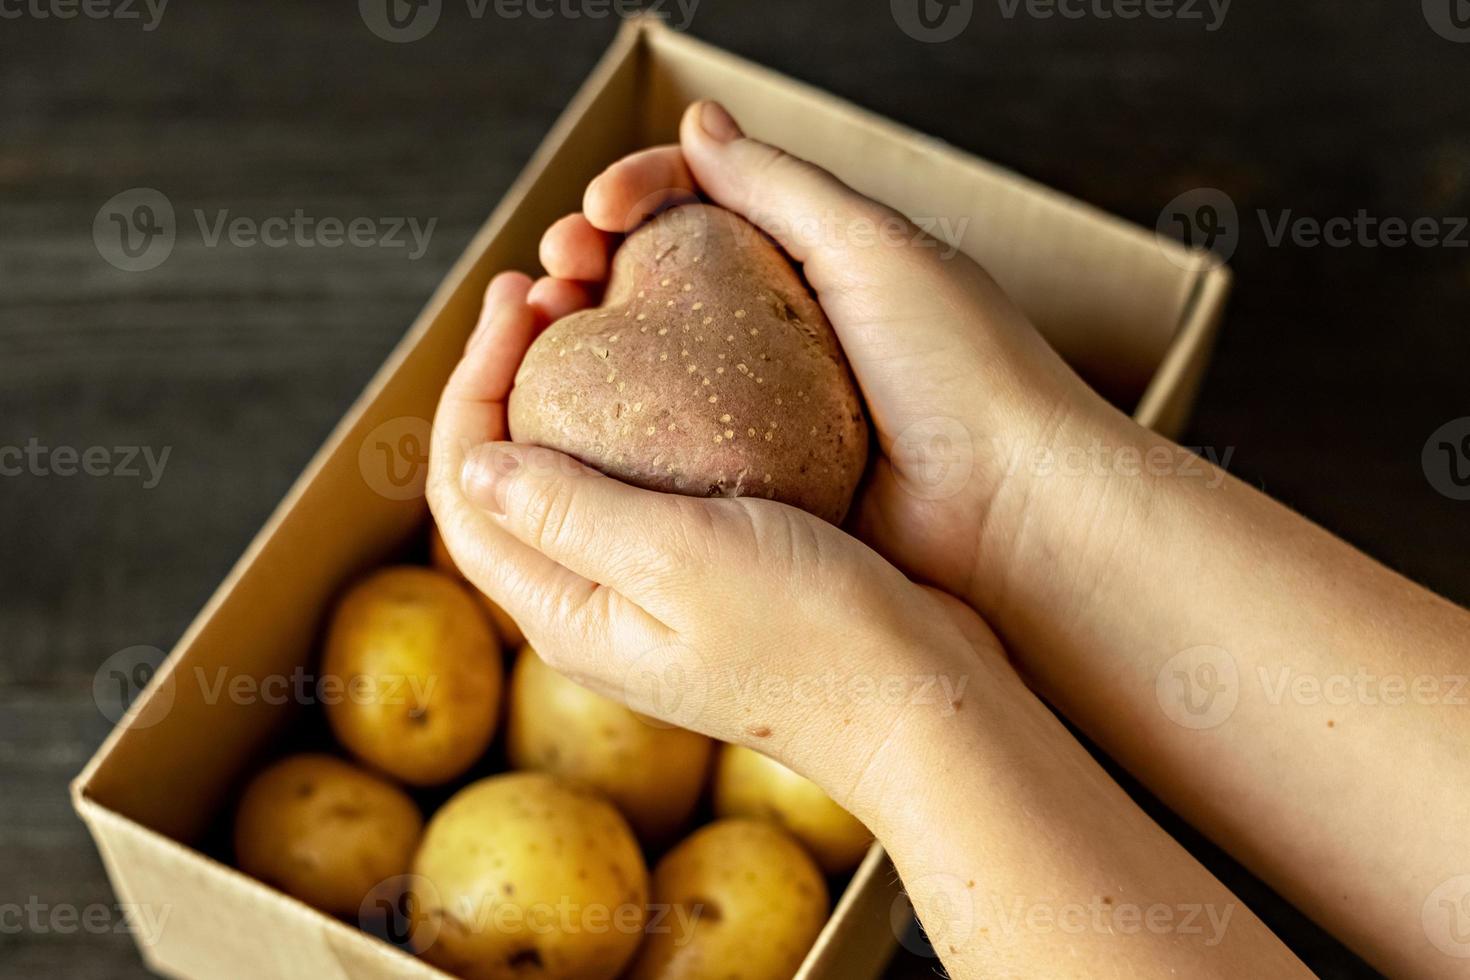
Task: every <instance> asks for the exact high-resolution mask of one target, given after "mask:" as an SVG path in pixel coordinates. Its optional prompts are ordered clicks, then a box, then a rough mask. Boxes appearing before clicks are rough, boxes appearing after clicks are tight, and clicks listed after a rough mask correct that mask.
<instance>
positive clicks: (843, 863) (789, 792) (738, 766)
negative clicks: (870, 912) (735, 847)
mask: <svg viewBox="0 0 1470 980" xmlns="http://www.w3.org/2000/svg"><path fill="white" fill-rule="evenodd" d="M714 798H715V814H716V815H717V816H721V817H758V818H762V819H768V820H774V821H776V822H777V823H779V824H780V825H781V826H783V827H785V828H786V829H787V830H789V831H790V832H791V834H792V836H793V837H795V838H796V839H797V840H799V841H801V842H802V843H803V844H804V845H806V849H807V850H808V851H811V852H812V856H813V857H815V858H816V859H817V864H819V865H821V866H822V870H823V871H825V872H827V873H828V874H836V873H838V872H841V871H850V870H852V869H853V868H855V867H857V863H858V862H859V861H861V860H862V859H863V855H864V854H866V853H867V851H868V846H869V845H870V844H872V843H873V835H872V834H871V833H870V832H869V831H868V828H867V827H864V826H863V824H862V821H860V820H858V818H857V817H854V816H853V815H852V814H850V813H848V812H847V811H846V810H844V809H842V807H840V806H838V805H837V804H836V803H834V802H832V798H831V797H830V796H828V795H827V794H826V793H824V792H822V788H821V787H820V786H818V785H817V784H816V783H814V782H812V781H811V780H810V779H807V778H806V777H805V776H803V775H801V774H799V773H795V772H792V771H791V770H790V769H787V768H786V767H785V766H783V765H782V764H781V763H779V762H777V761H776V760H775V759H771V758H768V757H766V756H764V755H761V754H760V753H759V752H756V751H755V750H754V749H747V748H745V747H744V746H743V745H724V746H722V747H721V748H720V754H719V758H718V760H717V761H716V762H715V785H714Z"/></svg>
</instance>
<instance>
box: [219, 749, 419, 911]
mask: <svg viewBox="0 0 1470 980" xmlns="http://www.w3.org/2000/svg"><path fill="white" fill-rule="evenodd" d="M423 826H424V821H423V817H422V816H421V815H420V814H419V809H418V807H417V806H416V805H414V802H413V800H411V799H409V798H408V795H407V794H406V793H404V792H403V790H401V789H399V788H398V787H397V786H394V785H393V784H392V783H390V782H388V781H387V780H386V779H383V778H382V777H380V776H377V775H374V774H372V773H369V772H366V771H364V770H362V769H359V768H358V767H357V766H354V765H352V764H350V763H347V762H343V761H342V760H341V759H336V758H333V757H332V756H329V755H317V754H303V755H294V756H290V757H288V758H285V759H282V760H280V761H279V762H277V763H275V764H274V765H272V766H270V767H269V768H267V769H265V770H263V771H262V772H261V773H260V774H259V775H257V776H256V777H255V778H254V779H252V780H251V781H250V784H249V786H247V787H246V789H245V793H244V795H243V796H242V797H241V798H240V804H239V807H238V809H237V810H236V814H235V860H236V862H237V863H238V864H239V866H240V870H242V871H244V872H245V873H246V874H248V875H251V876H252V877H255V878H259V879H260V880H261V881H264V882H266V883H267V884H270V885H274V886H276V887H277V888H280V889H281V890H282V891H284V892H286V893H287V894H289V895H294V896H296V897H297V898H299V899H301V900H302V901H304V902H306V903H308V904H310V905H314V906H316V907H317V908H319V909H321V910H322V911H324V912H327V913H329V914H331V915H336V916H340V917H342V918H346V919H354V920H355V919H357V918H358V917H359V914H360V912H361V909H362V904H363V902H364V900H366V898H367V897H368V895H369V894H370V893H371V892H372V891H373V889H374V888H375V887H376V886H377V885H379V884H380V883H382V882H384V881H387V880H388V879H390V878H393V877H395V876H397V875H402V874H405V873H407V871H408V869H409V866H410V864H411V863H412V861H413V854H414V849H415V848H416V847H417V846H418V842H419V834H420V833H421V832H422V830H423Z"/></svg>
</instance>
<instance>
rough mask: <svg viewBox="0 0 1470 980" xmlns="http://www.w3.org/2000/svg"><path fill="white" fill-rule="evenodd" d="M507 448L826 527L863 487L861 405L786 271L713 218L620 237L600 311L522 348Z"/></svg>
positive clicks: (811, 307) (827, 332) (696, 207)
mask: <svg viewBox="0 0 1470 980" xmlns="http://www.w3.org/2000/svg"><path fill="white" fill-rule="evenodd" d="M509 421H510V432H511V437H512V438H513V439H515V440H516V441H517V442H529V443H535V444H537V445H541V446H547V447H550V448H552V449H557V450H560V451H561V452H564V453H568V454H570V455H572V456H575V457H576V458H577V459H579V460H581V461H582V462H583V463H586V464H587V465H589V466H592V467H594V468H596V469H598V470H601V471H602V472H604V473H607V474H608V475H610V476H614V477H617V478H618V479H620V480H623V481H625V482H628V483H632V484H635V485H637V486H640V487H646V488H649V489H652V490H662V491H665V492H671V493H682V494H687V495H691V496H709V497H721V496H723V497H739V496H759V497H768V498H770V499H773V500H779V501H782V502H783V503H788V504H792V505H794V506H796V507H800V508H802V509H803V510H806V511H809V512H811V513H813V514H816V515H817V516H818V517H821V518H824V519H825V520H828V521H831V522H833V523H837V522H840V521H841V520H842V517H843V515H844V514H845V513H846V512H847V507H848V504H849V503H850V501H851V499H852V494H853V491H854V489H855V488H856V487H857V483H858V480H859V478H860V477H861V476H862V472H863V465H864V462H865V460H866V458H867V451H868V425H867V421H866V419H865V418H864V415H863V408H862V399H861V398H860V397H859V396H858V392H857V387H856V385H855V383H854V382H853V379H852V374H851V372H850V371H849V369H848V365H847V361H846V359H845V358H844V357H843V354H842V350H841V348H840V347H839V346H838V344H837V337H836V335H835V334H834V333H833V331H832V326H831V324H830V323H828V321H827V317H826V315H825V314H824V313H823V312H822V308H821V307H820V306H819V305H818V304H817V302H816V300H815V299H813V298H812V296H811V294H810V293H809V292H808V291H807V288H806V286H805V284H804V283H803V282H802V281H801V278H800V276H799V275H798V274H797V272H796V270H795V269H794V268H793V267H792V265H791V263H790V262H789V261H787V259H786V257H785V256H784V255H783V254H782V253H781V252H780V251H779V250H778V249H777V248H776V247H775V246H774V245H772V244H771V243H770V242H769V241H768V240H767V239H765V237H764V236H762V235H761V234H760V233H759V232H758V231H756V230H755V228H754V227H752V226H751V225H750V224H749V223H748V222H746V221H745V220H744V219H743V218H741V217H739V216H737V215H734V214H732V213H731V212H729V211H726V210H724V209H722V208H717V207H713V206H710V205H705V204H690V205H685V206H683V207H677V208H672V209H670V210H668V211H665V212H664V213H663V214H661V215H659V216H658V217H657V218H655V219H654V220H653V221H651V222H649V223H648V224H646V225H644V226H643V227H641V228H639V229H638V230H636V231H634V232H633V233H632V234H631V235H629V236H628V238H627V240H626V241H625V242H624V243H623V245H622V247H621V248H620V249H619V250H618V252H617V254H616V255H615V256H614V258H613V266H612V273H611V275H610V277H609V279H608V288H607V298H606V301H605V302H604V303H603V305H602V306H601V307H598V308H596V309H591V310H583V311H581V312H578V313H574V314H572V315H570V316H566V317H563V318H562V319H560V320H558V321H556V322H555V323H553V324H552V325H551V326H550V327H548V328H547V329H546V330H545V331H544V332H543V333H542V334H541V336H540V337H538V338H537V339H536V341H535V342H534V343H533V344H532V345H531V347H530V349H529V350H528V351H527V352H526V357H525V360H524V361H522V362H521V367H520V370H519V372H518V373H517V375H516V382H515V387H514V389H513V390H512V391H511V395H510V403H509Z"/></svg>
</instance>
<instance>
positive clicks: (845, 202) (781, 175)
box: [679, 101, 927, 295]
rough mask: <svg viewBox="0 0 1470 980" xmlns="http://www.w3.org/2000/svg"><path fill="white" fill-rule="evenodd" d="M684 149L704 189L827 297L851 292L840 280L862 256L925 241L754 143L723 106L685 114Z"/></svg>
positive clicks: (883, 211) (813, 169) (707, 105)
mask: <svg viewBox="0 0 1470 980" xmlns="http://www.w3.org/2000/svg"><path fill="white" fill-rule="evenodd" d="M679 142H680V147H681V149H682V150H683V153H684V158H685V160H686V161H687V163H688V165H689V168H690V170H691V171H692V172H693V174H694V177H695V179H696V180H697V181H698V183H699V186H700V188H701V189H702V190H704V191H705V193H707V194H708V195H709V196H710V197H711V198H712V199H713V200H714V201H715V202H716V203H718V204H720V205H722V206H724V207H726V208H728V209H730V210H731V211H734V212H736V213H737V214H740V215H742V216H743V217H745V218H746V219H747V220H748V221H750V223H751V224H753V225H755V226H756V227H758V228H760V229H761V230H762V231H764V232H765V233H766V234H768V235H770V236H771V237H772V238H773V239H775V240H776V242H777V243H778V244H780V246H781V247H782V248H783V249H785V250H786V253H787V254H788V255H790V256H791V257H792V258H794V259H795V260H796V261H798V262H800V263H802V266H803V271H804V273H805V274H806V277H807V281H808V282H810V283H811V285H812V288H813V289H815V290H816V291H817V293H818V294H819V295H820V294H822V293H823V292H825V291H827V290H828V289H829V288H830V289H834V290H835V289H836V287H839V286H841V285H843V284H844V282H845V280H842V279H839V278H838V277H842V276H844V275H846V276H849V278H850V275H851V273H852V272H854V271H855V270H853V269H852V266H853V263H854V261H855V260H858V258H859V255H858V253H859V252H864V251H866V252H871V251H872V249H871V246H872V245H874V244H889V243H899V242H903V243H907V242H914V241H918V240H920V239H923V238H924V237H925V236H924V235H923V233H922V232H921V231H920V230H919V229H918V228H917V227H916V226H915V225H914V224H913V223H912V222H910V221H909V220H908V219H907V218H905V217H904V216H903V215H902V214H900V213H899V212H897V211H895V210H893V209H892V208H890V207H887V206H886V205H883V204H880V203H878V202H877V201H874V200H873V199H872V198H869V197H866V196H864V195H862V194H860V193H858V192H857V191H855V190H853V189H852V188H851V187H849V186H847V185H846V184H844V183H843V182H842V181H841V180H838V179H837V177H835V176H833V175H832V174H831V173H829V172H828V171H826V170H824V169H822V168H821V167H819V166H817V165H816V164H814V163H811V162H809V161H807V160H803V159H801V158H800V157H796V156H792V155H791V154H790V153H787V152H786V151H785V150H782V149H780V148H779V147H775V146H771V145H770V144H768V143H762V142H761V141H759V140H755V139H751V138H750V137H748V136H746V135H745V134H744V132H743V131H742V130H741V129H740V126H739V125H738V124H737V123H736V122H735V120H734V119H733V118H732V117H731V116H730V114H729V113H728V112H726V111H725V108H724V107H723V106H721V105H720V104H719V103H718V102H707V101H706V102H696V103H694V104H693V105H691V106H690V107H689V108H688V109H687V110H685V112H684V117H683V120H682V121H681V122H680V124H679ZM906 251H909V250H906ZM926 251H927V250H926ZM863 271H864V272H871V271H874V270H872V268H871V267H870V268H869V269H865V270H863ZM877 271H879V272H881V271H882V270H881V269H879V270H877ZM912 271H913V270H912V269H910V270H909V272H910V273H912ZM864 278H870V277H869V276H864Z"/></svg>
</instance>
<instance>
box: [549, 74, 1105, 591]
mask: <svg viewBox="0 0 1470 980" xmlns="http://www.w3.org/2000/svg"><path fill="white" fill-rule="evenodd" d="M679 136H680V142H679V145H677V146H663V147H656V148H653V149H649V150H644V151H642V152H639V153H635V154H632V155H631V156H629V157H626V158H625V159H623V160H621V161H619V162H617V163H615V164H613V165H612V166H611V167H609V168H608V169H607V170H606V171H604V172H603V173H602V174H601V175H600V176H598V177H597V178H596V179H595V180H594V181H593V182H592V183H591V184H590V185H589V186H588V188H587V192H586V195H585V197H584V199H583V211H582V212H581V213H579V214H573V215H568V216H567V217H565V218H563V219H561V220H560V221H558V222H557V223H556V224H554V225H553V226H552V227H551V228H550V229H549V230H548V231H547V232H546V235H545V236H544V238H543V239H542V242H541V261H542V264H543V265H545V267H546V269H547V271H548V272H549V273H550V276H548V277H547V278H544V279H542V280H540V281H538V282H537V283H535V285H534V286H533V287H532V289H531V293H530V301H531V303H532V305H533V306H535V307H537V308H538V309H541V310H542V311H543V312H544V313H545V314H546V315H548V316H550V317H552V318H555V317H559V316H562V315H564V314H566V313H568V312H571V311H573V310H575V309H578V308H580V307H581V306H584V305H586V304H587V302H588V301H589V296H590V295H591V294H593V293H595V292H596V290H597V288H598V286H599V285H600V283H601V282H602V281H603V280H604V279H605V278H606V276H607V273H608V269H609V259H610V254H611V251H612V249H613V248H614V247H615V244H616V240H617V239H616V237H615V236H616V234H617V233H621V232H626V231H630V230H631V229H632V228H634V227H636V226H637V225H638V224H639V223H640V222H641V221H642V220H643V219H644V218H645V217H647V216H648V214H649V213H651V212H652V211H654V210H656V209H657V208H658V207H659V206H661V205H663V204H666V203H668V202H669V201H670V200H677V199H680V198H681V197H688V196H689V195H691V194H692V193H693V192H695V191H696V190H697V191H698V192H700V193H703V194H704V195H706V196H708V197H709V198H711V199H712V200H713V201H714V202H715V203H717V204H720V205H722V206H724V207H726V208H729V209H730V210H732V211H734V212H736V213H738V214H740V215H743V216H744V217H745V218H747V219H748V220H750V221H751V222H752V223H754V224H755V225H756V226H757V227H759V228H761V229H762V230H764V231H766V232H767V233H768V234H770V235H771V236H772V237H773V238H774V239H775V240H776V241H777V242H778V243H779V244H780V245H781V246H782V247H783V248H784V249H785V250H786V251H787V253H788V254H790V256H791V257H792V258H793V259H795V260H796V261H798V262H800V263H801V264H802V271H803V273H804V274H805V276H806V278H807V281H808V282H809V283H810V284H811V286H812V288H813V289H814V290H815V291H816V293H817V298H818V300H820V302H821V304H822V308H823V310H825V311H826V313H827V316H828V317H829V318H830V319H831V321H832V325H833V327H834V328H835V329H836V331H837V335H838V338H839V339H840V340H841V342H842V347H843V350H844V351H845V352H846V354H847V357H848V360H849V361H850V362H851V364H852V368H853V372H854V374H855V375H856V377H857V380H858V384H859V386H860V387H861V389H862V393H863V397H864V399H865V400H866V402H867V405H868V409H869V414H870V417H871V419H872V422H873V425H874V428H875V429H876V431H877V435H878V448H879V453H880V455H879V458H878V459H877V460H876V461H875V465H874V466H873V467H872V477H871V479H870V480H869V481H868V482H867V483H866V484H865V486H864V487H863V489H862V490H861V491H860V496H859V497H858V499H857V501H856V502H855V504H854V514H855V515H856V516H855V521H854V522H855V524H856V526H857V530H858V532H859V534H860V536H861V537H862V538H863V539H864V540H866V541H868V542H870V543H871V544H872V545H873V546H874V547H875V548H877V549H878V550H879V551H880V552H881V553H882V554H883V555H884V556H885V557H887V558H889V559H890V560H892V561H894V562H896V563H897V564H898V565H899V567H901V568H903V569H904V570H905V571H907V572H908V573H910V574H912V575H914V576H915V577H917V578H918V579H920V580H922V581H927V582H930V583H933V584H934V585H937V586H939V587H941V588H943V589H944V590H945V591H947V592H950V593H953V594H954V595H957V596H960V597H962V598H964V599H966V600H967V601H969V602H970V604H971V605H974V606H975V607H976V608H979V609H982V610H989V609H990V608H992V606H991V603H992V602H994V601H995V599H996V597H997V596H1000V595H1004V593H1005V592H1006V581H1005V580H1006V578H1007V574H1008V570H1009V566H1010V564H1011V555H1012V552H1013V551H1014V549H1015V542H1016V540H1017V538H1018V536H1019V535H1020V534H1021V531H1022V530H1023V527H1024V526H1025V523H1026V520H1027V515H1028V509H1029V508H1032V507H1033V506H1034V505H1035V504H1036V497H1037V495H1038V494H1039V493H1040V492H1041V491H1043V490H1045V491H1050V490H1051V488H1050V487H1038V486H1034V485H1032V484H1033V483H1034V482H1035V481H1028V480H1027V479H1026V478H1025V476H1024V474H1021V473H1008V472H1007V471H1008V469H1010V468H1011V467H1010V465H1009V464H1010V461H1011V460H1012V459H1014V458H1027V457H1026V455H1025V454H1026V453H1028V452H1031V451H1034V450H1039V449H1042V448H1044V447H1046V446H1049V445H1051V444H1053V443H1054V442H1056V441H1057V440H1066V441H1069V442H1075V441H1085V440H1082V439H1080V438H1078V437H1077V436H1076V435H1075V434H1074V432H1073V430H1076V429H1080V428H1086V427H1089V426H1091V425H1093V424H1094V423H1095V422H1096V421H1097V419H1098V418H1100V417H1103V416H1104V415H1105V413H1106V407H1105V405H1104V403H1103V402H1102V400H1101V399H1100V398H1098V396H1096V395H1095V394H1094V393H1092V391H1091V390H1090V389H1088V388H1087V386H1086V385H1085V384H1083V383H1082V381H1081V380H1080V379H1079V378H1078V377H1077V376H1076V375H1075V374H1074V373H1073V372H1072V371H1071V370H1070V369H1069V368H1067V367H1066V366H1065V365H1064V364H1063V363H1062V361H1061V359H1060V358H1059V357H1057V355H1056V354H1055V352H1053V351H1052V349H1051V348H1050V347H1049V346H1047V344H1046V343H1045V341H1043V340H1042V339H1041V337H1040V335H1039V334H1037V333H1036V331H1035V330H1034V329H1033V328H1032V326H1031V325H1030V324H1029V323H1028V322H1027V321H1026V319H1025V317H1024V316H1023V315H1022V314H1021V313H1020V311H1019V310H1017V309H1016V308H1015V306H1014V305H1012V303H1011V302H1010V300H1009V299H1007V298H1006V296H1005V295H1004V294H1003V293H1001V291H1000V289H999V287H997V286H996V284H995V283H994V281H993V280H991V278H990V277H989V276H988V275H987V274H986V273H985V271H984V270H983V269H981V268H980V267H979V266H978V265H976V264H975V263H974V262H973V261H971V260H970V259H969V258H968V257H966V256H965V255H963V254H962V253H954V254H951V252H950V250H949V249H948V247H947V246H944V245H941V244H940V243H937V242H935V241H934V240H933V239H931V238H929V237H928V236H926V235H924V234H923V233H921V232H920V231H919V229H918V228H916V227H915V226H914V225H913V224H911V223H910V222H909V221H908V220H907V219H906V218H904V217H903V216H902V215H900V214H898V213H897V212H895V211H893V210H892V209H890V208H888V207H886V206H884V205H882V204H879V203H877V202H875V201H873V200H870V199H869V198H866V197H864V196H863V195H861V194H859V193H857V192H856V191H854V190H852V189H851V188H849V187H847V186H846V185H844V184H843V183H841V182H840V181H838V180H837V179H836V178H835V177H833V176H832V175H831V174H829V173H827V172H826V171H824V170H821V169H820V168H818V167H815V166H813V165H812V164H809V163H807V162H805V161H802V160H798V159H796V158H795V157H792V156H790V155H788V154H786V153H784V152H782V151H781V150H779V149H777V148H775V147H772V146H768V145H766V144H764V143H760V142H757V141H755V140H753V139H749V138H746V137H744V136H743V135H742V134H741V132H740V130H739V128H738V127H737V126H736V124H735V122H734V121H733V120H732V119H730V117H729V115H728V114H726V113H725V111H724V109H722V108H721V107H720V106H718V105H716V104H714V103H707V102H706V103H697V104H695V105H693V106H691V107H690V108H689V110H688V111H687V112H686V113H685V114H684V119H683V122H682V124H681V126H680V130H679ZM1089 431H1090V430H1089ZM1002 440H1003V441H1002ZM1054 482H1055V481H1054ZM1075 506H1076V503H1075V501H1071V500H1068V501H1066V502H1064V503H1063V505H1062V508H1061V509H1062V510H1063V511H1064V512H1065V511H1068V510H1070V509H1071V508H1074V507H1075ZM1035 516H1036V515H1035V514H1032V515H1031V517H1032V518H1033V519H1034V518H1035ZM1047 516H1048V518H1051V517H1053V516H1054V511H1053V510H1051V509H1048V511H1047Z"/></svg>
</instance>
